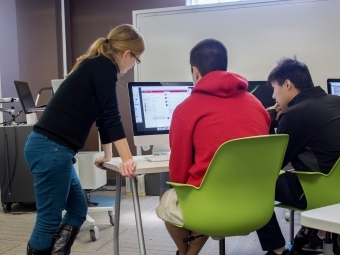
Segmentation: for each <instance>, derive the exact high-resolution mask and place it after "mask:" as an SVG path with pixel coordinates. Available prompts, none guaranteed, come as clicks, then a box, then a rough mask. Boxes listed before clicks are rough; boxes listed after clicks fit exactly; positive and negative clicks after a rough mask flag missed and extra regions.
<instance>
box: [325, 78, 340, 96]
mask: <svg viewBox="0 0 340 255" xmlns="http://www.w3.org/2000/svg"><path fill="white" fill-rule="evenodd" d="M327 93H328V94H331V95H337V96H340V79H327Z"/></svg>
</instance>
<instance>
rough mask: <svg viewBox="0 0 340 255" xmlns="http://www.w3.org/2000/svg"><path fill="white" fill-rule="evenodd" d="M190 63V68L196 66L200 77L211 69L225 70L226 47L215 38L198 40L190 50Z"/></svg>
mask: <svg viewBox="0 0 340 255" xmlns="http://www.w3.org/2000/svg"><path fill="white" fill-rule="evenodd" d="M190 65H191V68H192V67H193V66H196V67H197V69H198V71H199V73H200V75H201V76H202V77H203V76H204V75H206V74H207V73H210V72H212V71H226V70H227V66H228V53H227V49H226V47H225V46H224V45H223V44H222V43H221V42H220V41H218V40H215V39H205V40H203V41H200V42H199V43H197V44H196V45H195V46H194V47H193V48H192V49H191V51H190Z"/></svg>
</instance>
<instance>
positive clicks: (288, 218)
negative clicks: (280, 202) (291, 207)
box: [285, 213, 290, 222]
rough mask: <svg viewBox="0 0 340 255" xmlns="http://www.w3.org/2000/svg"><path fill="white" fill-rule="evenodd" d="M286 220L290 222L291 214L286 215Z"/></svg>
mask: <svg viewBox="0 0 340 255" xmlns="http://www.w3.org/2000/svg"><path fill="white" fill-rule="evenodd" d="M285 220H286V221H287V222H289V221H290V213H286V214H285Z"/></svg>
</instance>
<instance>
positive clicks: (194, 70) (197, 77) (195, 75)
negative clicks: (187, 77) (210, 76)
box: [192, 66, 202, 82]
mask: <svg viewBox="0 0 340 255" xmlns="http://www.w3.org/2000/svg"><path fill="white" fill-rule="evenodd" d="M192 75H193V78H194V79H195V81H196V82H198V81H199V80H200V79H201V78H202V76H201V74H200V72H199V71H198V69H197V67H196V66H193V67H192Z"/></svg>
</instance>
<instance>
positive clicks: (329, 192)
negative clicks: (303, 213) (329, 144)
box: [295, 158, 340, 210]
mask: <svg viewBox="0 0 340 255" xmlns="http://www.w3.org/2000/svg"><path fill="white" fill-rule="evenodd" d="M295 173H296V174H297V176H298V178H299V180H300V183H301V185H302V188H303V190H304V192H305V196H306V199H307V208H306V210H311V209H315V208H319V207H323V206H328V205H333V204H338V203H340V191H339V186H340V158H339V159H338V161H337V162H336V163H335V165H334V166H333V168H332V170H331V171H330V172H329V173H328V174H323V173H320V172H300V171H295Z"/></svg>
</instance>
